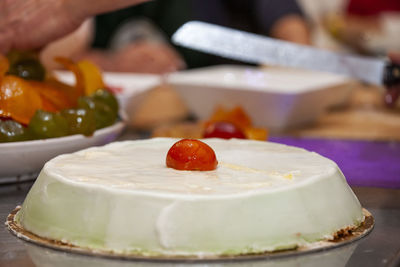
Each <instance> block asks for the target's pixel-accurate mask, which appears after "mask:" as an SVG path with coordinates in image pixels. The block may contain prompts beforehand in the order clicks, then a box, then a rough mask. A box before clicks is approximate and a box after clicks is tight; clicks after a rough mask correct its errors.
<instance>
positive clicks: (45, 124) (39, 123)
mask: <svg viewBox="0 0 400 267" xmlns="http://www.w3.org/2000/svg"><path fill="white" fill-rule="evenodd" d="M28 128H29V131H30V132H31V133H32V135H34V136H35V137H36V138H39V139H44V138H53V137H61V136H65V135H68V122H67V120H66V119H65V118H64V117H63V116H61V115H60V114H59V113H52V112H47V111H43V110H38V111H36V113H35V115H34V116H33V117H32V119H31V121H30V123H29V126H28Z"/></svg>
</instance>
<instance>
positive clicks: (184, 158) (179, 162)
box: [166, 139, 218, 171]
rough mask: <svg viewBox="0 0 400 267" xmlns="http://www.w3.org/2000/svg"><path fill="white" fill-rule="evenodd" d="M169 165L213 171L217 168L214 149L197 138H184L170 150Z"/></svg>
mask: <svg viewBox="0 0 400 267" xmlns="http://www.w3.org/2000/svg"><path fill="white" fill-rule="evenodd" d="M166 163H167V167H169V168H173V169H176V170H184V171H212V170H215V169H216V168H217V164H218V161H217V158H216V156H215V153H214V150H213V149H212V148H211V147H210V146H209V145H207V144H206V143H203V142H202V141H200V140H196V139H182V140H180V141H178V142H176V143H175V144H174V145H173V146H172V147H171V148H170V149H169V151H168V154H167V160H166Z"/></svg>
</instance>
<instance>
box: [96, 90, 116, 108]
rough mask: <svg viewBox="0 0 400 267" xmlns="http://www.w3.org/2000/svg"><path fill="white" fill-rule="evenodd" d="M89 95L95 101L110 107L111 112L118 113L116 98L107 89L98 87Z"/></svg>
mask: <svg viewBox="0 0 400 267" xmlns="http://www.w3.org/2000/svg"><path fill="white" fill-rule="evenodd" d="M91 97H92V98H93V99H94V100H96V101H100V102H103V103H104V104H106V105H107V106H109V107H111V109H112V111H113V112H115V113H118V109H119V105H118V100H117V99H116V98H115V96H114V94H113V93H111V92H110V91H108V90H107V89H98V90H96V91H95V92H94V93H93V94H92V95H91Z"/></svg>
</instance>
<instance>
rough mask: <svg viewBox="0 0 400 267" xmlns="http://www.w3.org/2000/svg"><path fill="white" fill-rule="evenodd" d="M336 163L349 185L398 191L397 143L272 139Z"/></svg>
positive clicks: (399, 162)
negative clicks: (395, 189) (313, 152)
mask: <svg viewBox="0 0 400 267" xmlns="http://www.w3.org/2000/svg"><path fill="white" fill-rule="evenodd" d="M269 141H271V142H276V143H281V144H286V145H291V146H297V147H302V148H305V149H307V150H310V151H315V152H317V153H319V154H321V155H323V156H325V157H327V158H330V159H331V160H333V161H335V162H336V163H337V164H338V166H339V167H340V169H341V170H342V172H343V174H344V175H345V176H346V179H347V182H348V183H349V184H350V185H351V186H369V187H386V188H400V142H373V141H350V140H332V139H317V138H293V137H271V138H269Z"/></svg>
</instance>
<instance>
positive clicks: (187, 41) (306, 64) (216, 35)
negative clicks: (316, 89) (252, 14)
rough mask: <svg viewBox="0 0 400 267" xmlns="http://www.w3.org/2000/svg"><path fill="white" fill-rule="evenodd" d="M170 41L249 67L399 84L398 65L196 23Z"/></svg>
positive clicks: (399, 70) (182, 30)
mask: <svg viewBox="0 0 400 267" xmlns="http://www.w3.org/2000/svg"><path fill="white" fill-rule="evenodd" d="M172 41H173V42H174V43H175V44H177V45H180V46H183V47H187V48H191V49H194V50H199V51H202V52H206V53H209V54H214V55H218V56H222V57H225V58H230V59H235V60H239V61H243V62H248V63H253V64H270V65H280V66H287V67H298V68H305V69H310V70H317V71H325V72H332V73H337V74H342V75H346V76H349V77H353V78H357V79H360V80H362V81H364V82H368V83H373V84H377V85H386V86H389V87H390V86H393V85H396V84H400V65H398V64H395V63H393V62H390V61H387V60H384V59H379V58H372V57H361V56H354V55H349V54H343V53H336V52H332V51H327V50H323V49H317V48H313V47H311V46H305V45H298V44H294V43H291V42H286V41H281V40H277V39H274V38H269V37H265V36H261V35H257V34H254V33H249V32H244V31H239V30H235V29H231V28H227V27H223V26H218V25H214V24H210V23H205V22H200V21H190V22H187V23H185V24H184V25H182V26H181V27H180V28H179V29H178V30H177V31H176V32H175V33H174V35H173V36H172Z"/></svg>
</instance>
